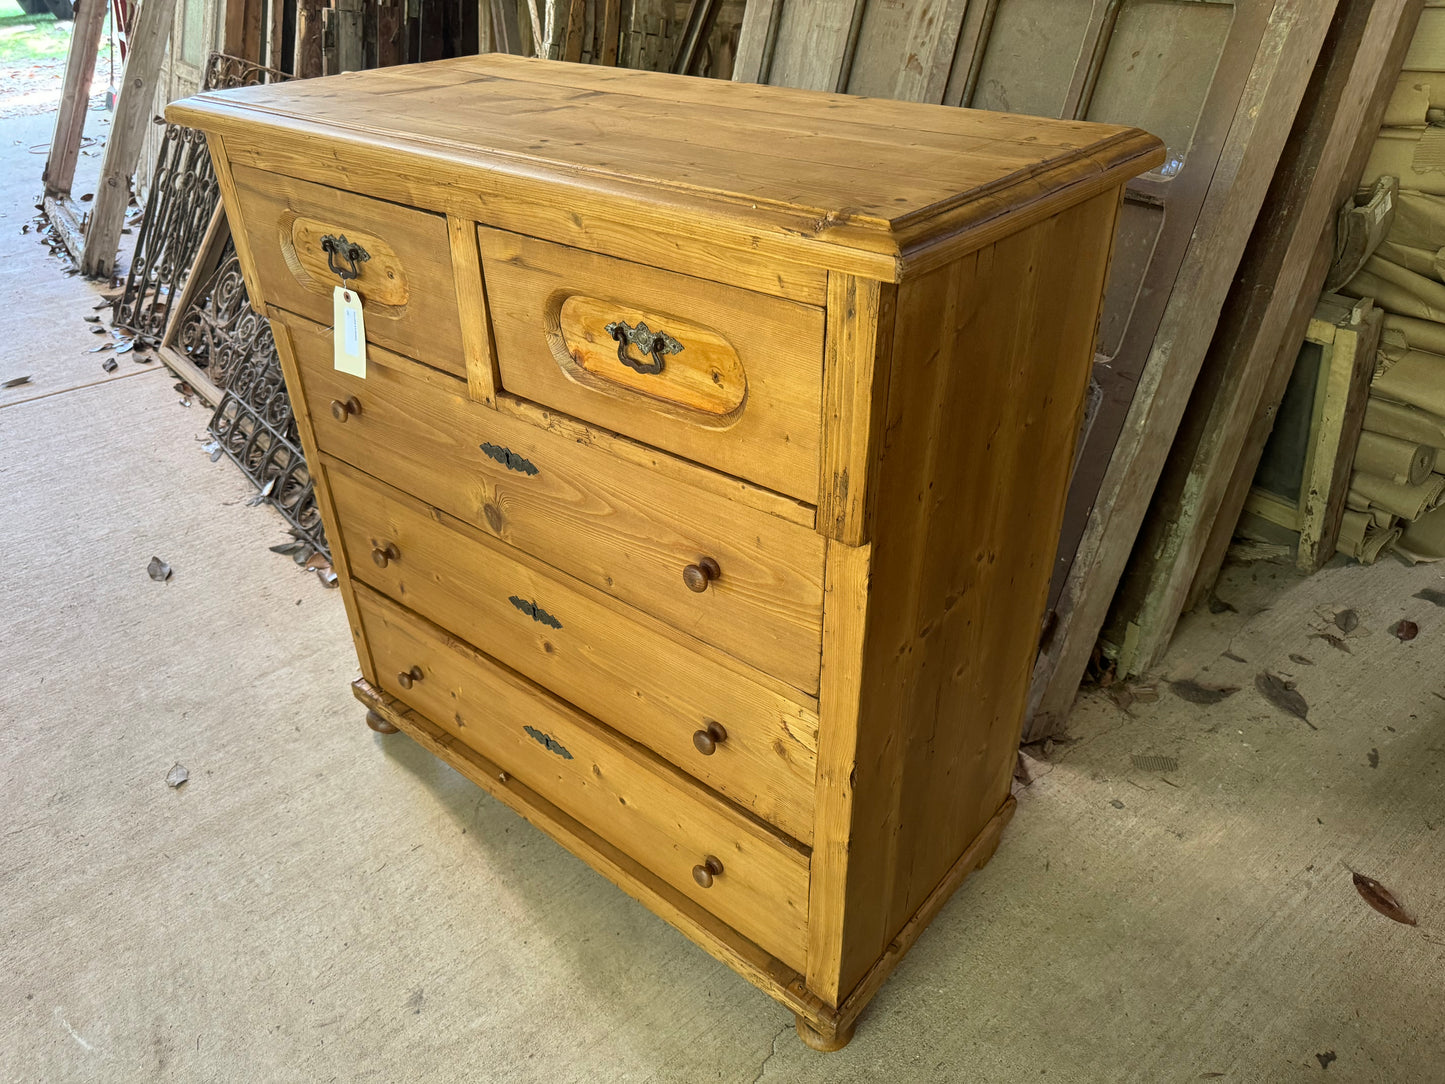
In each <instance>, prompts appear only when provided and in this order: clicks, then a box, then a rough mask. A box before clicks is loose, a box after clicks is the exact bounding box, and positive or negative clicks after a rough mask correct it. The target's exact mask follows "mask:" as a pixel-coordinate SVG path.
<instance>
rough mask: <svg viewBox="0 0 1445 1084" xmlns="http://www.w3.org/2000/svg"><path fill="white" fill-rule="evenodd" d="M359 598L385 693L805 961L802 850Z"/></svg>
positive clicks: (665, 767)
mask: <svg viewBox="0 0 1445 1084" xmlns="http://www.w3.org/2000/svg"><path fill="white" fill-rule="evenodd" d="M356 601H357V606H358V608H359V610H360V613H361V620H362V624H363V625H364V627H365V629H366V636H367V641H368V643H369V644H370V645H371V651H372V656H373V660H374V662H375V664H376V668H377V672H378V674H379V675H380V678H379V680H380V681H381V685H382V687H383V688H384V689H385V690H386V691H387V692H389V693H391V694H392V695H393V696H395V697H397V698H398V699H399V700H401V701H402V702H404V703H406V704H407V705H409V706H410V707H412V708H414V709H415V710H417V711H419V712H421V713H423V714H424V715H426V716H427V717H428V718H429V719H432V720H434V721H435V722H436V723H437V724H439V725H440V726H441V727H443V728H444V729H446V730H448V731H450V732H451V733H453V734H455V735H456V736H457V737H459V738H460V739H461V740H462V741H464V742H466V743H467V744H468V745H470V746H471V747H472V748H474V749H475V750H477V752H479V753H481V754H482V755H483V756H485V757H488V758H490V759H491V760H493V761H495V762H496V763H497V764H499V765H501V766H502V768H503V769H505V771H506V772H508V773H512V774H515V775H516V777H517V779H518V780H519V781H521V782H522V783H525V784H526V785H527V786H529V787H531V788H532V789H533V790H535V791H536V792H537V793H538V794H541V795H542V796H544V797H545V798H547V799H548V800H549V801H551V802H554V803H555V804H556V805H557V806H558V807H559V808H561V809H562V810H564V811H566V812H567V813H570V814H571V815H572V816H574V817H577V818H578V819H579V820H581V821H583V822H585V823H586V824H588V825H589V826H590V827H591V828H592V829H593V830H594V831H595V832H597V833H598V834H599V835H600V836H602V837H603V838H604V839H606V840H608V841H609V842H611V843H613V844H614V845H615V846H617V847H620V848H621V849H622V850H623V851H625V852H627V853H628V854H630V855H631V856H632V857H634V858H636V859H637V860H638V861H639V862H642V863H643V864H644V865H646V866H647V867H648V868H649V869H651V870H652V871H653V872H654V873H656V874H657V875H658V876H659V877H661V878H662V879H663V880H665V881H667V882H668V883H669V884H670V885H672V886H673V887H674V888H676V889H678V890H679V891H682V892H685V893H686V894H687V895H688V896H690V897H692V898H693V899H695V900H696V901H697V902H698V903H700V904H701V905H702V906H704V907H706V908H707V909H708V910H709V911H711V912H712V913H713V914H715V915H717V916H718V917H719V918H721V919H722V920H723V921H724V922H727V923H728V924H729V925H730V926H732V927H733V928H734V929H736V930H737V931H738V932H740V933H742V934H743V935H744V936H746V937H748V938H750V939H751V940H753V941H754V942H756V943H757V944H758V945H759V946H760V947H762V948H763V949H764V950H766V951H767V952H770V953H772V954H773V955H774V956H776V957H777V958H778V959H780V960H783V961H784V962H786V963H788V964H789V965H790V966H792V967H794V968H797V969H799V970H801V969H802V968H803V966H804V958H805V951H806V948H805V946H806V928H807V912H808V857H807V854H806V852H804V851H803V850H801V849H799V848H798V847H796V846H794V845H791V844H789V843H788V842H787V841H786V840H785V839H783V838H781V837H779V836H777V835H775V834H774V833H772V832H771V831H769V830H768V829H767V828H766V827H764V826H763V825H761V824H760V823H758V822H756V821H754V820H752V819H750V818H749V817H747V816H745V815H744V814H743V813H741V812H739V811H737V810H736V809H734V808H733V807H732V806H730V805H728V803H726V802H724V801H723V800H722V799H720V798H718V797H717V796H715V795H713V794H712V793H710V792H709V791H708V790H707V789H706V788H704V787H701V786H699V785H698V784H697V783H695V782H693V781H692V780H691V779H689V778H688V777H687V776H685V775H684V774H683V773H682V772H679V771H678V770H677V769H676V768H673V767H672V766H671V765H669V764H667V763H665V762H664V761H662V760H659V759H658V758H657V757H655V756H653V755H652V754H651V753H648V752H647V751H646V750H644V749H643V748H641V747H640V746H638V745H635V744H634V743H632V742H630V741H628V740H627V739H625V738H623V737H621V736H619V735H617V734H614V733H613V732H612V731H610V730H608V729H607V728H606V727H603V726H601V725H599V724H598V723H596V722H594V721H593V720H591V719H589V718H588V717H587V716H585V715H583V714H582V713H581V712H579V711H577V710H576V709H575V708H573V707H571V706H569V705H568V704H566V703H564V702H563V701H561V700H558V699H556V698H555V697H553V696H551V695H549V694H548V693H546V692H545V691H543V690H542V689H540V688H538V687H537V686H535V685H533V684H532V683H531V682H529V681H527V680H526V679H525V678H523V677H521V676H520V675H518V674H516V673H514V672H513V671H511V670H508V669H506V668H505V667H503V666H500V665H499V664H498V663H496V662H494V661H493V660H492V659H490V658H488V657H487V656H486V655H483V654H482V653H481V652H480V651H478V650H476V649H475V648H474V647H472V646H471V645H470V644H467V643H466V642H464V641H462V640H460V639H458V638H457V637H455V636H451V635H449V634H448V633H446V632H445V631H444V630H442V629H439V628H437V627H436V626H435V625H432V624H431V623H429V622H427V621H425V620H423V619H421V618H420V617H418V616H416V615H415V614H413V613H411V612H410V611H408V610H406V609H404V608H403V607H401V606H399V605H397V604H396V603H394V602H391V601H389V600H387V599H386V598H385V597H384V596H382V595H380V594H377V593H375V592H374V591H371V590H369V589H368V588H366V587H365V586H361V585H358V586H357V588H356ZM402 675H404V678H403V677H402Z"/></svg>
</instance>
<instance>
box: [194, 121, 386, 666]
mask: <svg viewBox="0 0 1445 1084" xmlns="http://www.w3.org/2000/svg"><path fill="white" fill-rule="evenodd" d="M207 144H208V146H209V147H210V151H211V161H212V162H213V163H214V164H215V170H216V180H217V182H218V183H219V186H220V189H221V199H222V201H223V203H224V205H225V208H226V215H227V216H228V218H229V219H230V221H231V222H232V224H233V229H232V240H233V243H234V244H235V246H236V258H237V260H238V261H239V262H240V264H241V275H242V277H243V278H244V279H245V282H246V290H247V291H248V292H249V294H250V296H251V297H253V298H260V297H262V296H263V295H262V293H261V289H260V282H259V280H258V277H257V274H256V265H255V263H254V262H253V261H252V259H251V250H250V246H249V245H248V244H247V241H246V231H245V226H244V222H243V220H242V218H241V201H240V198H239V197H238V196H237V194H236V185H235V180H234V178H233V177H232V174H231V167H230V162H229V160H228V159H227V157H226V147H225V144H224V142H223V141H222V140H221V138H220V137H219V136H216V135H211V136H209V137H208V139H207ZM272 331H273V333H274V337H275V340H276V355H277V357H278V358H279V359H280V361H281V373H282V375H283V376H284V377H285V379H286V387H287V388H288V389H291V390H292V392H293V396H292V409H293V410H294V411H295V416H296V431H297V434H298V435H299V436H300V437H301V447H302V449H303V450H304V451H305V452H306V463H307V467H308V469H309V471H310V473H311V478H312V481H313V483H314V485H315V492H316V507H317V510H318V511H319V512H320V513H321V522H322V524H323V525H324V526H325V528H326V537H327V538H328V539H332V540H333V542H332V550H333V551H334V552H333V555H332V567H333V568H334V569H335V571H336V576H337V584H338V586H339V587H340V589H341V597H342V601H343V602H344V604H345V606H346V622H347V625H348V626H349V627H350V629H351V638H352V641H353V642H354V643H355V644H356V655H357V660H358V662H359V663H360V666H361V673H362V675H363V676H364V677H365V678H366V679H367V680H368V681H375V679H376V673H375V669H374V667H373V666H372V662H371V652H370V651H369V650H368V648H367V644H366V633H365V631H364V630H363V628H362V624H361V614H360V611H359V610H358V609H357V606H356V597H355V594H354V593H353V591H352V587H351V568H350V566H349V565H348V564H347V560H346V554H345V553H343V552H342V546H341V545H340V544H339V543H337V542H335V541H334V540H335V539H339V538H340V537H341V531H340V526H339V523H338V520H337V516H336V504H335V502H334V501H333V500H332V497H331V485H330V481H329V479H328V478H327V477H326V470H325V468H324V467H323V466H322V464H321V455H320V452H319V450H318V449H317V445H316V432H315V430H314V429H313V427H312V425H311V418H310V416H309V415H308V414H307V412H306V404H305V402H304V401H303V400H302V397H301V396H300V395H297V394H294V392H295V390H296V389H299V388H300V387H301V378H300V375H299V371H298V369H297V365H296V352H295V351H294V350H293V349H292V346H291V340H290V339H289V338H288V337H287V335H286V329H285V328H284V327H283V326H282V325H281V324H279V323H277V324H273V325H272Z"/></svg>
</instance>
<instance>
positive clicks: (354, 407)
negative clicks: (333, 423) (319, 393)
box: [331, 395, 361, 422]
mask: <svg viewBox="0 0 1445 1084" xmlns="http://www.w3.org/2000/svg"><path fill="white" fill-rule="evenodd" d="M331 416H332V417H333V418H335V419H336V420H337V421H339V422H344V421H346V419H347V418H359V417H360V416H361V400H360V399H358V398H357V397H356V396H354V395H353V396H352V397H351V398H350V399H347V400H346V402H344V403H343V402H342V401H341V400H340V399H333V400H331Z"/></svg>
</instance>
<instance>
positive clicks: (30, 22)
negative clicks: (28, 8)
mask: <svg viewBox="0 0 1445 1084" xmlns="http://www.w3.org/2000/svg"><path fill="white" fill-rule="evenodd" d="M73 25H74V24H73V23H68V22H66V23H62V22H58V21H57V20H56V18H55V16H54V15H27V14H25V12H23V11H21V10H20V8H19V6H18V5H16V4H15V3H14V0H0V67H5V68H23V67H26V66H28V65H31V64H36V63H40V62H43V61H49V60H64V59H65V54H66V52H67V51H68V50H69V49H70V28H71V26H73Z"/></svg>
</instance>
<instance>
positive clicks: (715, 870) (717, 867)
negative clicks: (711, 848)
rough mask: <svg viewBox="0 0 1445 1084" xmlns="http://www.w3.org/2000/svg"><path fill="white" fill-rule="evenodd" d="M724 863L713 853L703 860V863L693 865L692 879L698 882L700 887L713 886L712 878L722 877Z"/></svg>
mask: <svg viewBox="0 0 1445 1084" xmlns="http://www.w3.org/2000/svg"><path fill="white" fill-rule="evenodd" d="M722 871H723V864H722V863H721V862H719V861H718V860H717V859H716V858H715V857H713V856H712V855H708V856H707V857H706V858H704V859H703V860H702V865H700V866H693V867H692V879H693V880H694V881H696V882H697V885H698V887H699V888H711V887H712V879H713V878H714V877H721V876H722Z"/></svg>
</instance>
